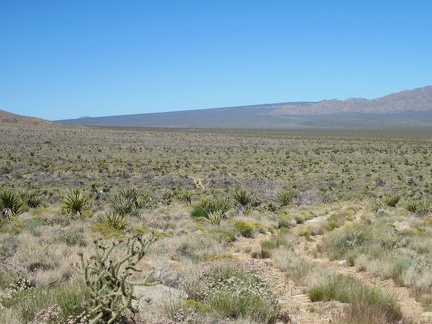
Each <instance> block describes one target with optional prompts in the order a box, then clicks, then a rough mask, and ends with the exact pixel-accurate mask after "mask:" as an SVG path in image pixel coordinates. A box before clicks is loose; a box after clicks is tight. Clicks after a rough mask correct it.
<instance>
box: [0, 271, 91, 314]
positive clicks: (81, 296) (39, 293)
mask: <svg viewBox="0 0 432 324" xmlns="http://www.w3.org/2000/svg"><path fill="white" fill-rule="evenodd" d="M14 277H15V279H13V281H11V282H10V283H9V285H8V286H3V287H1V288H2V293H1V294H0V309H2V311H1V312H0V322H2V323H6V321H5V320H6V319H8V317H9V316H10V313H12V312H13V313H14V320H16V321H17V322H19V323H37V321H36V322H34V320H35V318H36V317H38V316H37V314H39V317H42V315H41V313H42V312H43V310H47V309H49V308H50V307H52V306H53V305H57V307H58V308H57V311H56V314H55V321H53V322H54V323H66V322H67V319H68V318H69V317H74V316H77V315H79V314H80V313H82V312H83V311H84V308H83V306H82V305H83V302H84V300H85V299H86V298H87V296H88V292H87V290H86V289H85V288H83V287H81V286H77V285H75V286H60V287H50V288H48V289H47V288H46V287H39V286H38V285H37V284H35V283H34V282H32V281H29V280H27V279H25V278H22V277H16V276H14ZM40 323H44V322H40ZM46 323H52V322H46Z"/></svg>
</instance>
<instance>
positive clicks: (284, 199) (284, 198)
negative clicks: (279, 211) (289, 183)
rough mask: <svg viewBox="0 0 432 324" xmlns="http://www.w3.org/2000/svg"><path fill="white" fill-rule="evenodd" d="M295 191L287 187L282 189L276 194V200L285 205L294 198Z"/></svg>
mask: <svg viewBox="0 0 432 324" xmlns="http://www.w3.org/2000/svg"><path fill="white" fill-rule="evenodd" d="M294 196H295V193H294V192H293V191H292V190H289V189H283V190H282V191H281V192H279V194H278V195H277V196H276V201H277V202H278V203H279V204H280V205H281V206H287V205H289V204H290V203H291V201H292V199H293V198H294Z"/></svg>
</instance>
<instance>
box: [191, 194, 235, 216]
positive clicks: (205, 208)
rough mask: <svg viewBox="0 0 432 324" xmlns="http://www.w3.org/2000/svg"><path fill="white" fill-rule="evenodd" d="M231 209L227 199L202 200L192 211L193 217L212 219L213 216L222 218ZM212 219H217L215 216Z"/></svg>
mask: <svg viewBox="0 0 432 324" xmlns="http://www.w3.org/2000/svg"><path fill="white" fill-rule="evenodd" d="M230 208H231V206H230V202H229V200H228V199H227V198H225V197H219V198H216V199H202V200H201V201H200V202H199V203H198V204H197V205H196V206H195V207H194V208H193V210H192V213H191V215H192V217H205V218H207V219H210V215H211V214H220V215H221V217H222V216H223V215H224V214H225V213H226V212H227V211H228V210H229V209H230ZM212 217H215V215H213V216H212Z"/></svg>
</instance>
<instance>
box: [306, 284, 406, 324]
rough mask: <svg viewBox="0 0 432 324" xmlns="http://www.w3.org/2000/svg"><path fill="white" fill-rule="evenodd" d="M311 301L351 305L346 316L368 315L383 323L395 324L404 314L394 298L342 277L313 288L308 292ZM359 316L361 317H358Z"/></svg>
mask: <svg viewBox="0 0 432 324" xmlns="http://www.w3.org/2000/svg"><path fill="white" fill-rule="evenodd" d="M308 295H309V298H310V299H311V301H319V300H322V301H330V300H337V301H340V302H342V303H349V304H350V307H348V309H350V308H351V307H352V309H351V310H349V311H348V312H347V313H346V314H345V316H346V317H349V318H357V320H358V319H359V318H361V317H362V316H359V315H361V314H368V318H369V320H371V319H383V320H384V321H383V322H382V323H393V322H396V321H399V320H401V319H402V312H401V310H400V306H399V305H398V303H397V301H396V298H395V297H394V296H391V295H388V294H385V293H383V292H382V291H380V290H378V289H377V288H370V287H368V286H366V285H365V284H363V283H361V282H359V281H357V280H355V279H353V278H350V277H342V276H330V277H327V278H325V279H323V280H322V282H321V283H319V284H317V285H314V286H312V287H311V288H310V289H309V291H308ZM357 316H359V317H357Z"/></svg>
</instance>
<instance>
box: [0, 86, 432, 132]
mask: <svg viewBox="0 0 432 324" xmlns="http://www.w3.org/2000/svg"><path fill="white" fill-rule="evenodd" d="M4 122H8V123H11V122H24V123H31V124H34V123H41V122H44V121H43V120H42V119H38V118H33V117H24V116H19V115H15V114H11V113H8V112H5V111H1V110H0V123H4ZM45 122H46V121H45ZM56 122H57V123H63V124H75V125H84V126H114V127H123V126H127V127H177V128H233V129H236V128H250V129H295V128H339V129H344V128H350V129H354V128H357V129H358V128H361V129H368V128H371V129H372V128H373V129H380V128H398V127H401V128H427V129H429V128H430V129H431V130H432V86H427V87H423V88H417V89H413V90H405V91H402V92H398V93H393V94H390V95H387V96H385V97H381V98H378V99H373V100H367V99H364V98H351V99H347V100H336V99H333V100H322V101H319V102H284V103H275V104H262V105H253V106H240V107H226V108H211V109H200V110H185V111H175V112H164V113H147V114H135V115H120V116H105V117H81V118H77V119H67V120H58V121H56Z"/></svg>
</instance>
